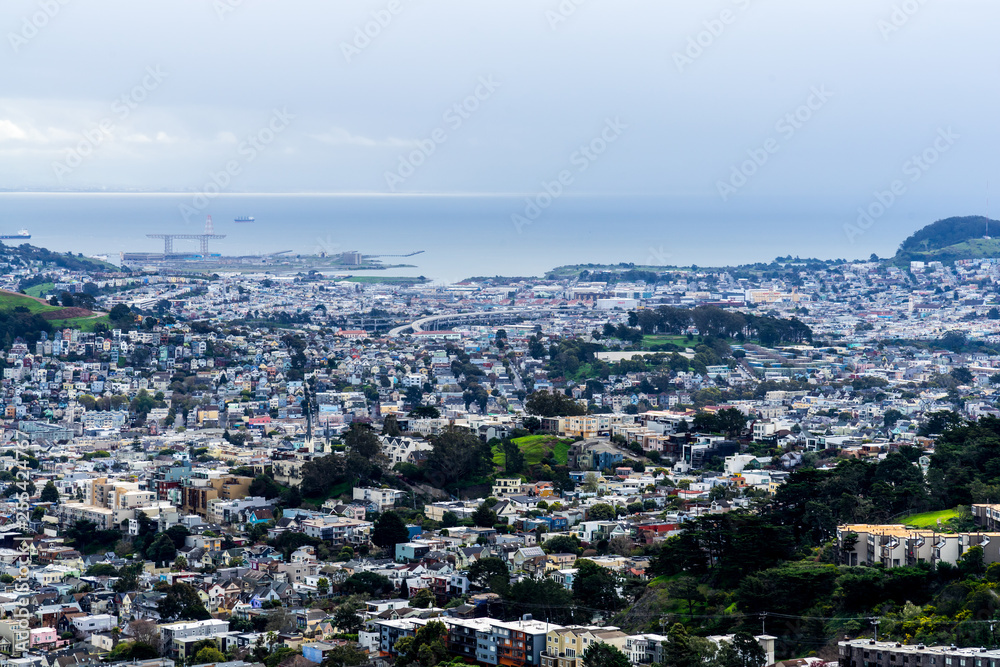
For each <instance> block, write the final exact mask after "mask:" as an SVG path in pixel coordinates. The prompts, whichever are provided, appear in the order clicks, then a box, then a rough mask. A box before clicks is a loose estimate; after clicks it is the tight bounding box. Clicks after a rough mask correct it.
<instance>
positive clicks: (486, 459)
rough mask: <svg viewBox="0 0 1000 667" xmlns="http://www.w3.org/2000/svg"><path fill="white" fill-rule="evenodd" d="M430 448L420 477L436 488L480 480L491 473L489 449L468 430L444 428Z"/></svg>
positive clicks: (491, 453)
mask: <svg viewBox="0 0 1000 667" xmlns="http://www.w3.org/2000/svg"><path fill="white" fill-rule="evenodd" d="M433 446H434V448H433V449H432V450H431V451H430V453H429V454H428V455H427V461H426V463H425V464H424V476H425V478H426V479H427V480H428V481H430V482H431V483H432V484H433V485H434V486H436V487H438V488H444V487H447V486H448V485H450V484H453V483H455V482H458V481H463V480H471V479H480V478H482V477H483V476H485V475H488V474H489V473H490V472H491V471H492V470H493V450H492V449H491V448H490V446H489V445H487V444H486V443H485V442H483V441H482V440H481V439H479V438H478V437H477V436H476V435H475V434H474V433H472V432H470V431H468V430H465V429H457V428H448V429H446V430H445V431H444V432H443V433H441V434H440V435H438V436H436V437H435V438H434V439H433Z"/></svg>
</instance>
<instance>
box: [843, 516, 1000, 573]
mask: <svg viewBox="0 0 1000 667" xmlns="http://www.w3.org/2000/svg"><path fill="white" fill-rule="evenodd" d="M837 546H838V548H839V550H840V555H841V562H842V563H843V564H844V565H878V564H882V565H884V566H885V567H905V566H908V565H916V564H917V563H921V562H925V563H931V564H935V565H936V564H938V563H950V564H951V565H956V564H958V561H959V559H960V558H961V557H962V555H963V554H964V553H965V552H966V551H968V550H969V549H971V548H972V547H975V546H978V547H981V548H982V549H983V559H984V561H985V562H986V564H990V563H997V562H1000V533H936V532H934V531H931V530H914V529H911V528H907V527H906V526H903V525H899V524H895V525H870V524H851V525H845V526H838V527H837Z"/></svg>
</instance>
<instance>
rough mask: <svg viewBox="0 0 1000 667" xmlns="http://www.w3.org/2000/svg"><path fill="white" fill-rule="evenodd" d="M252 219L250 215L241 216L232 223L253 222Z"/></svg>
mask: <svg viewBox="0 0 1000 667" xmlns="http://www.w3.org/2000/svg"><path fill="white" fill-rule="evenodd" d="M253 221H254V217H253V216H252V215H241V216H240V217H238V218H236V219H235V220H233V222H253Z"/></svg>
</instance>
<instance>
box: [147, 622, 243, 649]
mask: <svg viewBox="0 0 1000 667" xmlns="http://www.w3.org/2000/svg"><path fill="white" fill-rule="evenodd" d="M157 628H158V629H159V631H160V639H161V640H162V642H163V643H164V644H165V645H166V646H169V647H170V651H171V653H173V654H174V655H175V656H176V655H179V652H180V651H181V650H182V647H183V646H184V645H185V644H186V643H188V640H201V639H208V638H210V637H215V636H218V635H221V634H223V633H225V632H228V631H229V621H220V620H218V619H214V618H211V619H208V620H207V621H178V622H177V623H163V624H161V625H158V626H157ZM181 657H183V656H181Z"/></svg>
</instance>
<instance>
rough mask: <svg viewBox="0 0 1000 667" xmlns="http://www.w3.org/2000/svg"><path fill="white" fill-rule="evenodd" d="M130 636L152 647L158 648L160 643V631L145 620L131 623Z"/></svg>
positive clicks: (154, 624)
mask: <svg viewBox="0 0 1000 667" xmlns="http://www.w3.org/2000/svg"><path fill="white" fill-rule="evenodd" d="M122 569H124V568H122ZM133 590H134V589H133ZM128 634H129V636H130V637H132V639H133V640H135V641H136V642H139V643H142V644H149V645H150V646H156V645H157V644H158V643H159V641H160V629H159V628H158V627H157V625H156V623H154V622H153V621H150V620H148V619H144V618H143V619H136V620H134V621H131V622H130V623H129V624H128Z"/></svg>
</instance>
